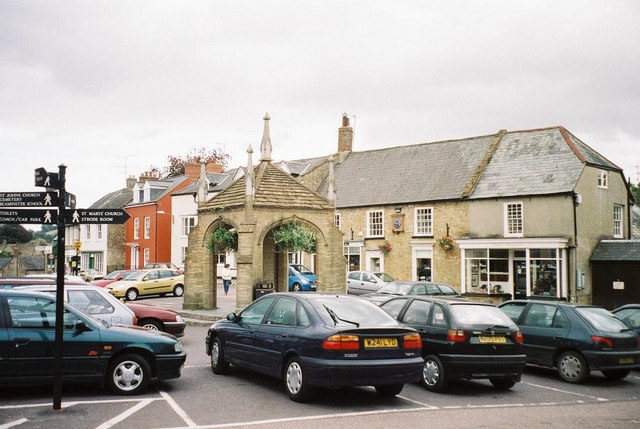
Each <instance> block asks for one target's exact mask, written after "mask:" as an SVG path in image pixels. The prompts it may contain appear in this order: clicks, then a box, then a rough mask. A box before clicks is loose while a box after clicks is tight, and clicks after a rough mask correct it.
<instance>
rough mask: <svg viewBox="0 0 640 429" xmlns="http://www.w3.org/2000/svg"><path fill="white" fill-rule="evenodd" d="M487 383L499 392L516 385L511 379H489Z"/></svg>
mask: <svg viewBox="0 0 640 429" xmlns="http://www.w3.org/2000/svg"><path fill="white" fill-rule="evenodd" d="M489 381H490V382H491V384H493V387H495V388H496V389H500V390H507V389H511V388H512V387H513V386H514V385H515V384H516V382H515V381H513V379H512V378H490V379H489Z"/></svg>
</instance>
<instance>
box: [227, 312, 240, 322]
mask: <svg viewBox="0 0 640 429" xmlns="http://www.w3.org/2000/svg"><path fill="white" fill-rule="evenodd" d="M239 319H240V318H239V317H238V315H237V314H236V313H229V314H227V320H228V321H229V322H237V321H238V320H239Z"/></svg>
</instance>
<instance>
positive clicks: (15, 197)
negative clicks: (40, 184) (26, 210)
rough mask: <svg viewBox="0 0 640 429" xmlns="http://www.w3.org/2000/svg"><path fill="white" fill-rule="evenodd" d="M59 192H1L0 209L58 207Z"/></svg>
mask: <svg viewBox="0 0 640 429" xmlns="http://www.w3.org/2000/svg"><path fill="white" fill-rule="evenodd" d="M57 205H58V193H57V192H0V207H56V206H57Z"/></svg>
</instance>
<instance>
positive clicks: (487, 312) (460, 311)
mask: <svg viewBox="0 0 640 429" xmlns="http://www.w3.org/2000/svg"><path fill="white" fill-rule="evenodd" d="M451 313H452V314H453V317H454V318H455V319H456V321H457V322H458V323H460V324H461V325H464V326H470V325H489V326H494V325H500V326H508V327H510V328H516V325H515V324H514V323H513V321H512V320H511V319H509V317H508V316H507V315H506V314H505V313H504V312H503V311H502V310H500V309H499V308H498V307H493V306H489V305H476V304H452V305H451Z"/></svg>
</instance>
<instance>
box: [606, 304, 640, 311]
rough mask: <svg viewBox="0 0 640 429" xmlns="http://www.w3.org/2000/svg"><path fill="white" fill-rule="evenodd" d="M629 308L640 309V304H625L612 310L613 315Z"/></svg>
mask: <svg viewBox="0 0 640 429" xmlns="http://www.w3.org/2000/svg"><path fill="white" fill-rule="evenodd" d="M628 308H637V309H640V303H634V304H625V305H621V306H620V307H617V308H615V309H613V310H611V311H612V312H613V313H615V312H616V311H620V310H626V309H628Z"/></svg>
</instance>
